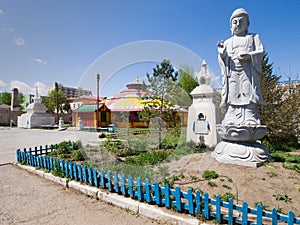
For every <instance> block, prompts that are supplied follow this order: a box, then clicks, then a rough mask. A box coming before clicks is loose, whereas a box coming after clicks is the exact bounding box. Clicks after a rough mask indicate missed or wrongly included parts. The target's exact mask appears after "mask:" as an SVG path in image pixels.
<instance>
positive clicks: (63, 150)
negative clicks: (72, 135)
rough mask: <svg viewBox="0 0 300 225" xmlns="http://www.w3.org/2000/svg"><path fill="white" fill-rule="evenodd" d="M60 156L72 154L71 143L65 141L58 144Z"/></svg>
mask: <svg viewBox="0 0 300 225" xmlns="http://www.w3.org/2000/svg"><path fill="white" fill-rule="evenodd" d="M57 152H58V154H70V153H71V146H69V142H66V141H63V142H61V143H59V144H58V147H57Z"/></svg>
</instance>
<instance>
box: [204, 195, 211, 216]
mask: <svg viewBox="0 0 300 225" xmlns="http://www.w3.org/2000/svg"><path fill="white" fill-rule="evenodd" d="M208 200H209V199H208V193H207V192H205V193H204V195H203V203H204V217H205V219H209V217H210V215H209V205H208V203H209V201H208Z"/></svg>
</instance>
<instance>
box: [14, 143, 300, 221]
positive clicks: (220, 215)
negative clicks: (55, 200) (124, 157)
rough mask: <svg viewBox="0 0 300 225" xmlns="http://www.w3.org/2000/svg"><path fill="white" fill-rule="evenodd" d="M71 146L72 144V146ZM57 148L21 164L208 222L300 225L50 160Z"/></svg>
mask: <svg viewBox="0 0 300 225" xmlns="http://www.w3.org/2000/svg"><path fill="white" fill-rule="evenodd" d="M70 144H71V143H70ZM56 148H57V145H50V146H45V147H44V148H42V147H41V146H40V148H39V149H38V148H34V149H29V150H26V149H24V150H23V151H21V150H20V149H18V150H17V152H16V153H17V161H18V162H22V163H25V164H27V165H31V166H33V167H40V168H43V169H46V170H49V171H53V170H55V169H57V168H56V167H59V168H60V170H61V171H62V172H63V174H64V176H65V177H69V178H71V179H72V180H76V181H80V182H84V183H86V184H89V185H92V186H96V187H100V188H103V189H108V190H109V191H111V192H115V193H118V194H120V195H123V196H125V197H131V198H133V199H137V200H139V201H142V202H147V203H149V204H156V205H158V206H164V207H166V208H174V209H176V210H177V211H178V212H187V213H189V214H191V215H195V216H201V217H203V218H205V219H206V220H209V219H215V220H216V221H217V222H218V223H225V222H227V223H228V224H242V225H248V224H250V225H256V224H257V225H262V224H265V223H271V224H272V225H276V224H279V223H281V222H284V223H287V224H288V225H292V224H300V218H296V217H295V215H294V212H293V211H291V210H290V211H289V212H288V215H283V214H279V213H278V212H277V210H276V208H273V210H272V211H271V212H269V211H265V210H263V207H262V205H260V204H258V205H257V207H256V209H252V208H249V207H248V204H247V203H246V202H243V204H242V205H241V206H240V205H235V204H233V199H230V200H229V202H223V201H221V199H220V196H216V198H215V199H212V198H209V195H208V193H204V194H202V195H201V193H200V191H199V190H197V191H196V192H193V191H192V190H191V189H189V190H188V191H187V192H183V191H181V189H180V187H178V186H177V187H176V188H175V189H172V188H170V187H169V185H168V184H166V185H165V186H160V185H159V183H158V182H155V183H154V184H151V183H150V182H149V180H148V179H145V180H144V181H141V179H140V178H136V179H133V178H132V177H131V176H128V177H125V175H124V174H118V173H117V172H114V173H111V171H106V172H105V171H104V170H103V169H100V170H98V169H97V168H92V167H87V166H85V165H83V166H82V165H80V164H76V163H74V162H70V161H64V160H60V159H58V158H53V157H48V156H46V154H47V153H49V152H51V151H53V150H54V149H56Z"/></svg>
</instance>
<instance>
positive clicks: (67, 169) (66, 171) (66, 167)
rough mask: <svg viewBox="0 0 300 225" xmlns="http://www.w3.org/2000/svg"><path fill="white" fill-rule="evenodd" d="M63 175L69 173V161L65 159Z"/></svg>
mask: <svg viewBox="0 0 300 225" xmlns="http://www.w3.org/2000/svg"><path fill="white" fill-rule="evenodd" d="M65 175H66V177H69V175H70V173H69V161H68V160H66V161H65Z"/></svg>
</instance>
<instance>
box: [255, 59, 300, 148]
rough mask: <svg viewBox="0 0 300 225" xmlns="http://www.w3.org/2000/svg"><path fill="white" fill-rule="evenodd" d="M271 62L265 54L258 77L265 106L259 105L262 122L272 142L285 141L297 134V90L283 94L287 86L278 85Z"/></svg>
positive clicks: (299, 109)
mask: <svg viewBox="0 0 300 225" xmlns="http://www.w3.org/2000/svg"><path fill="white" fill-rule="evenodd" d="M272 66H273V65H272V63H269V58H268V55H267V54H265V55H264V58H263V62H262V71H263V73H262V76H261V77H260V82H261V88H262V93H263V98H264V100H265V102H266V105H265V106H260V107H259V113H260V118H261V122H262V124H266V125H267V127H268V130H269V135H268V136H267V139H269V140H270V141H271V142H273V143H276V142H277V143H281V142H282V143H287V141H288V140H289V139H293V138H295V137H296V136H299V119H300V118H299V117H300V115H299V114H300V98H299V93H298V96H297V92H295V93H293V94H289V95H285V93H286V92H287V91H288V88H289V87H288V86H282V85H279V83H278V81H279V79H280V76H276V75H274V74H273V68H272Z"/></svg>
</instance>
